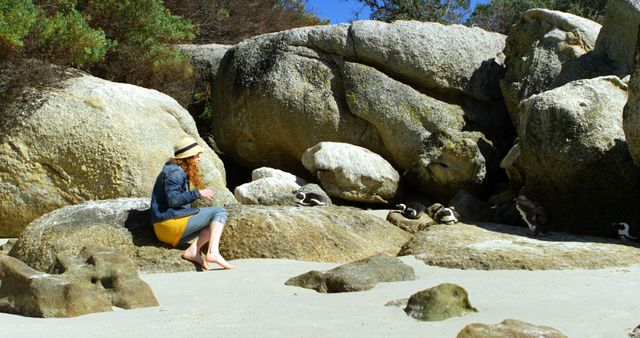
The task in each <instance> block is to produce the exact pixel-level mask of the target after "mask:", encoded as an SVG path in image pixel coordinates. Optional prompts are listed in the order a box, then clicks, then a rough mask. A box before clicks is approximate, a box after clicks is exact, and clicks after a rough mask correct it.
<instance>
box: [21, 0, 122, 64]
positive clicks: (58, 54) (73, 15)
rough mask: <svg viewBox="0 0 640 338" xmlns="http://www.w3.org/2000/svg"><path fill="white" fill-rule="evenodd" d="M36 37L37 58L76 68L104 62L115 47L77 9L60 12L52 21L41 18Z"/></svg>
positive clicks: (102, 32) (35, 49)
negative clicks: (104, 58) (109, 50)
mask: <svg viewBox="0 0 640 338" xmlns="http://www.w3.org/2000/svg"><path fill="white" fill-rule="evenodd" d="M34 34H35V39H34V41H35V48H34V50H33V51H32V53H35V54H34V55H39V56H40V57H42V58H44V59H46V60H47V61H49V62H52V63H57V64H70V65H72V66H75V67H82V66H84V65H86V64H89V63H92V62H96V61H98V60H101V59H102V58H103V57H104V56H105V54H106V52H107V50H108V49H109V48H111V47H112V46H114V45H115V43H114V42H112V41H110V40H108V39H107V38H106V37H105V34H104V31H102V30H101V29H93V28H91V27H90V26H89V24H88V23H87V21H86V20H85V18H84V17H83V16H82V14H81V13H79V12H78V11H76V10H75V9H73V8H72V9H70V10H69V11H68V12H63V11H60V12H56V13H55V14H54V15H53V17H51V18H47V17H42V18H40V20H39V22H38V24H37V25H36V28H35V33H34Z"/></svg>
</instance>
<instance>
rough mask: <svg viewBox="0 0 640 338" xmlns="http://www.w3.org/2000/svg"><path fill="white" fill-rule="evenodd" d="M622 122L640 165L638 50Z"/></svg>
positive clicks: (639, 76)
mask: <svg viewBox="0 0 640 338" xmlns="http://www.w3.org/2000/svg"><path fill="white" fill-rule="evenodd" d="M636 51H640V46H638V47H636ZM622 122H623V128H624V136H625V138H626V140H627V143H628V144H629V151H630V153H631V158H633V161H634V163H635V164H636V165H638V166H640V54H638V53H637V52H636V58H635V62H634V64H633V73H632V74H631V78H630V79H629V100H628V101H627V104H626V106H625V107H624V114H623V117H622Z"/></svg>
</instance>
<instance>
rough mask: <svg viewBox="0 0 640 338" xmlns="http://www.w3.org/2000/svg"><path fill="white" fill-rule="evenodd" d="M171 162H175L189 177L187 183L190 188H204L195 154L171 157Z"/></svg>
mask: <svg viewBox="0 0 640 338" xmlns="http://www.w3.org/2000/svg"><path fill="white" fill-rule="evenodd" d="M171 162H173V163H175V164H177V165H179V166H180V168H182V170H184V172H185V173H186V174H187V178H188V179H189V185H190V186H191V188H196V189H200V190H201V189H204V184H203V183H202V178H201V177H200V165H199V164H198V159H197V157H196V156H191V157H187V158H172V159H171Z"/></svg>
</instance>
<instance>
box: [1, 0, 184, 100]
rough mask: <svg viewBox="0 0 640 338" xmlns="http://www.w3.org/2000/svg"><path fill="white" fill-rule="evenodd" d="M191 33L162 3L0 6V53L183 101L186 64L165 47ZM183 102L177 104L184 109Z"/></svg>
mask: <svg viewBox="0 0 640 338" xmlns="http://www.w3.org/2000/svg"><path fill="white" fill-rule="evenodd" d="M195 33H196V28H195V27H194V26H193V25H192V24H191V23H190V22H189V21H188V20H186V19H184V18H182V17H180V16H176V15H172V14H171V13H170V12H169V10H168V9H167V8H165V7H164V5H163V4H162V1H161V0H34V1H30V0H0V47H1V48H2V49H3V51H4V50H7V49H12V50H15V51H16V52H15V53H14V54H15V55H14V57H25V58H29V57H30V58H37V59H40V60H43V61H47V62H51V63H54V64H58V65H62V66H73V67H78V68H81V69H83V70H86V71H89V72H90V73H92V74H93V75H96V76H99V77H102V78H106V79H109V80H114V81H120V82H128V83H133V84H137V85H141V86H145V87H151V88H155V89H158V90H160V91H163V92H165V93H167V94H169V95H172V94H173V95H176V96H177V97H176V98H178V99H179V98H185V97H187V96H190V95H187V94H186V91H189V90H190V89H191V86H192V85H191V81H192V69H191V66H190V65H189V61H188V58H187V57H185V56H182V55H181V54H180V53H179V52H178V50H176V49H174V48H172V47H170V46H168V44H172V43H180V42H190V41H191V40H192V39H193V38H194V37H195ZM186 102H187V99H183V100H182V103H186Z"/></svg>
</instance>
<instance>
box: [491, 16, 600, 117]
mask: <svg viewBox="0 0 640 338" xmlns="http://www.w3.org/2000/svg"><path fill="white" fill-rule="evenodd" d="M600 28H601V26H600V24H598V23H595V22H593V21H591V20H587V19H584V18H581V17H579V16H576V15H573V14H569V13H563V12H558V11H552V10H548V9H530V10H528V11H526V12H525V13H524V14H522V16H521V18H520V20H519V21H518V22H517V23H516V24H515V25H514V26H513V27H512V28H511V30H510V32H509V36H508V37H507V44H506V47H505V54H506V60H505V68H506V74H505V76H504V79H502V80H501V83H500V84H501V88H502V95H503V96H504V100H505V103H506V105H507V108H508V109H509V114H510V115H511V118H512V120H513V121H514V123H515V122H517V111H518V105H519V104H520V101H522V100H524V99H526V98H528V97H530V96H531V95H533V94H538V93H541V92H544V91H546V90H548V89H551V88H554V87H556V86H557V85H558V84H557V80H558V78H559V77H560V75H561V72H562V71H563V70H564V71H565V72H566V71H567V70H566V69H563V68H564V66H565V64H566V63H567V62H569V61H571V60H574V59H576V58H578V57H580V56H582V55H584V54H586V53H587V52H589V51H591V50H592V49H593V48H594V47H595V45H596V39H597V37H598V33H599V32H600ZM576 76H577V77H579V76H578V75H577V74H574V75H573V77H576ZM563 77H569V76H567V75H563Z"/></svg>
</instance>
